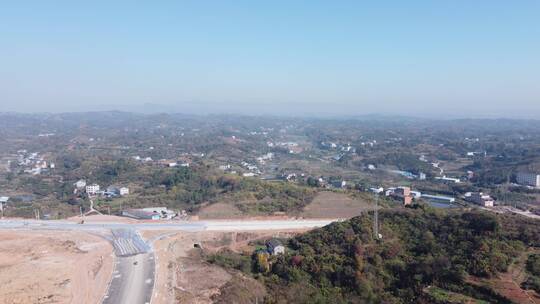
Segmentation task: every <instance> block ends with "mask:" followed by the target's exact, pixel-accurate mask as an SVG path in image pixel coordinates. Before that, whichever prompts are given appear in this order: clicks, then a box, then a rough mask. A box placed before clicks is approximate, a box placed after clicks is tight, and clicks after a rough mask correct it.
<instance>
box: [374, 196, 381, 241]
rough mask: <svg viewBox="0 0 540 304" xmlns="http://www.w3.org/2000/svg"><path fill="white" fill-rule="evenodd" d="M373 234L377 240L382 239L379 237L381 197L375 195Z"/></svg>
mask: <svg viewBox="0 0 540 304" xmlns="http://www.w3.org/2000/svg"><path fill="white" fill-rule="evenodd" d="M373 234H374V237H375V239H376V240H378V239H379V238H380V235H379V196H378V195H377V194H375V211H374V212H373Z"/></svg>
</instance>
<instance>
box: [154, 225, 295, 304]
mask: <svg viewBox="0 0 540 304" xmlns="http://www.w3.org/2000/svg"><path fill="white" fill-rule="evenodd" d="M298 233H299V232H275V231H274V232H180V233H176V234H174V235H173V234H168V235H167V234H165V235H167V236H166V237H164V238H162V239H159V240H156V241H155V242H154V250H155V253H156V263H157V266H156V270H157V271H156V284H155V286H156V290H154V295H153V299H152V303H154V304H169V303H171V304H172V303H191V304H203V303H204V304H206V303H227V302H230V301H231V298H234V302H235V303H238V304H241V303H253V299H252V298H249V297H244V298H242V297H241V295H245V294H246V293H247V291H249V293H250V294H251V295H256V296H258V297H259V300H262V298H263V297H264V294H265V288H264V286H263V285H262V284H261V283H259V282H258V281H256V280H255V279H253V278H250V277H248V276H246V275H244V274H242V273H240V272H231V271H227V270H225V269H223V268H222V267H219V266H216V265H213V264H209V263H207V262H206V261H205V259H204V257H203V255H202V253H203V251H204V253H213V252H217V251H219V250H221V249H225V248H227V249H230V250H233V251H236V252H245V253H250V252H253V250H254V249H255V248H254V247H253V246H251V245H250V242H251V241H253V240H257V239H268V238H272V237H279V238H287V237H291V236H293V235H296V234H298ZM157 234H158V233H156V232H149V233H143V236H144V237H145V238H154V237H155V235H157ZM195 244H197V245H195ZM197 247H202V249H200V248H197Z"/></svg>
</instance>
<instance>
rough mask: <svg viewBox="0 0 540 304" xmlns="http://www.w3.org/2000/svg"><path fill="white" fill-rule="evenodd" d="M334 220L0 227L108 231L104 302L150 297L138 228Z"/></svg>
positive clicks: (136, 302) (150, 260) (20, 223)
mask: <svg viewBox="0 0 540 304" xmlns="http://www.w3.org/2000/svg"><path fill="white" fill-rule="evenodd" d="M334 221H336V220H266V221H255V220H248V221H238V220H235V221H227V220H221V221H219V220H216V221H200V222H161V223H153V222H144V223H134V224H126V223H120V222H87V223H85V224H77V223H74V222H70V221H40V220H19V219H17V220H8V219H2V220H0V229H24V230H78V231H85V232H89V233H96V232H97V233H100V234H101V235H102V236H103V233H104V232H107V233H108V232H111V236H110V237H106V238H107V239H108V240H109V241H111V243H112V244H113V246H114V251H115V254H116V258H115V265H114V272H113V277H112V280H111V283H110V285H109V288H108V290H107V294H106V295H105V296H104V298H103V304H146V303H150V302H151V299H152V292H153V288H154V278H155V261H154V259H155V256H154V253H153V252H152V251H151V250H152V248H151V246H150V245H149V244H146V243H145V242H144V241H143V240H142V239H141V238H140V235H139V233H138V231H141V230H162V231H169V233H170V231H191V232H196V231H205V230H211V231H254V230H292V229H310V228H317V227H322V226H326V225H328V224H330V223H332V222H334Z"/></svg>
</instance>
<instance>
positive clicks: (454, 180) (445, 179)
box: [435, 175, 461, 184]
mask: <svg viewBox="0 0 540 304" xmlns="http://www.w3.org/2000/svg"><path fill="white" fill-rule="evenodd" d="M435 179H438V180H442V181H445V182H453V183H456V184H458V183H461V180H460V179H459V178H454V177H447V176H446V175H444V176H443V177H435Z"/></svg>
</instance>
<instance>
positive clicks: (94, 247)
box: [0, 231, 113, 304]
mask: <svg viewBox="0 0 540 304" xmlns="http://www.w3.org/2000/svg"><path fill="white" fill-rule="evenodd" d="M112 268H113V257H112V246H111V245H110V244H109V243H108V242H107V241H105V240H104V239H101V238H100V237H98V236H93V235H89V234H86V233H81V232H60V231H54V232H53V231H50V232H48V231H39V232H38V231H0V286H1V288H0V303H1V304H23V303H24V304H26V303H32V304H36V303H43V304H45V303H99V302H100V301H101V297H102V296H103V295H104V294H105V291H106V289H107V285H108V282H109V280H110V278H111V275H112Z"/></svg>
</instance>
